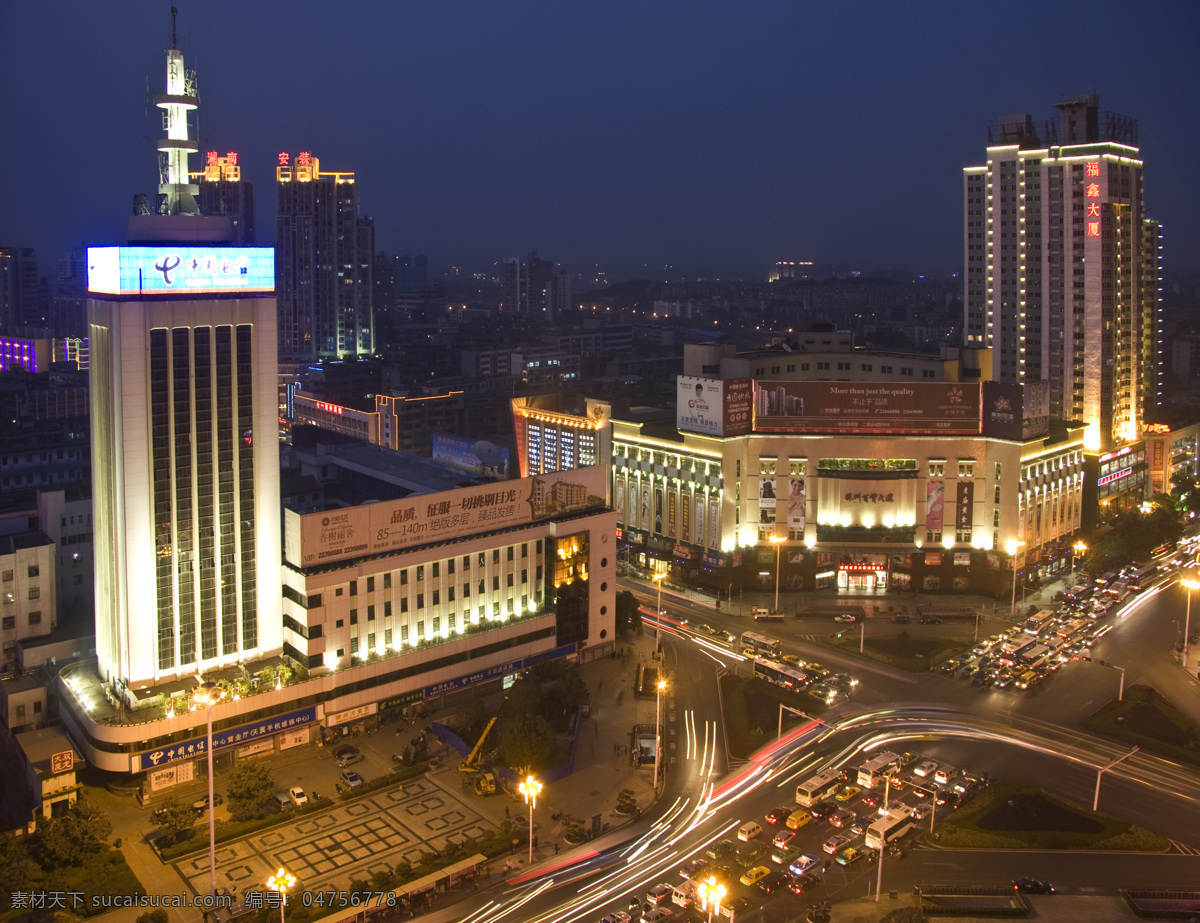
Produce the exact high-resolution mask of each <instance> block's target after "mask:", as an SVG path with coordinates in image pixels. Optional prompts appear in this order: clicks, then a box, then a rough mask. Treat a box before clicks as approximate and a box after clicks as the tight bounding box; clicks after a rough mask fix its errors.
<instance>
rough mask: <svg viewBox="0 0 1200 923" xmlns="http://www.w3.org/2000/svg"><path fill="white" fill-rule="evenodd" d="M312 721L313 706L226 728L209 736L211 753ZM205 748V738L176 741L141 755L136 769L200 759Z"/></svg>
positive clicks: (206, 742) (314, 719) (313, 715)
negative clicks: (211, 737)
mask: <svg viewBox="0 0 1200 923" xmlns="http://www.w3.org/2000/svg"><path fill="white" fill-rule="evenodd" d="M316 718H317V709H316V706H315V705H314V706H310V707H309V708H301V709H299V710H297V711H290V712H286V713H284V714H282V715H275V716H274V717H271V718H264V719H263V720H261V721H255V722H253V723H251V724H243V725H239V726H238V727H233V728H226V729H225V730H223V731H217V732H215V733H214V734H213V749H214V750H221V749H223V748H225V747H233V746H241V745H244V744H249V743H251V742H254V741H257V740H258V739H259V738H260V737H270V736H271V735H273V734H278V733H279V732H280V731H283V732H285V733H291V732H292V731H296V730H299V729H300V728H302V727H307V726H308V725H311V724H312V723H313V722H314V721H316ZM207 745H208V738H207V736H200V737H193V738H191V739H190V740H184V741H180V742H179V743H177V744H171V745H170V746H168V747H160V748H159V749H157V750H151V751H150V752H148V753H142V754H140V756H139V760H140V769H141V770H147V771H148V770H150V769H152V768H153V767H156V766H164V765H166V764H167V763H173V762H175V761H176V760H190V759H195V758H197V757H201V756H204V755H205V754H206V753H207ZM134 771H135V772H136V771H139V767H138V766H135V767H134Z"/></svg>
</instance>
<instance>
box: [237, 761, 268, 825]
mask: <svg viewBox="0 0 1200 923" xmlns="http://www.w3.org/2000/svg"><path fill="white" fill-rule="evenodd" d="M228 797H229V816H230V817H231V818H232V819H233V820H235V821H239V820H251V819H252V818H255V817H265V816H266V814H267V812H268V811H269V810H270V808H271V803H272V802H273V801H274V800H275V779H274V778H273V777H272V775H271V769H270V767H269V766H268V765H267V764H266V763H264V762H263V761H262V760H243V761H242V762H239V763H236V764H235V765H234V767H233V770H232V771H231V772H230V773H229V796H228Z"/></svg>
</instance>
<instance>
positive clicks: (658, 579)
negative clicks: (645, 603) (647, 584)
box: [654, 570, 667, 657]
mask: <svg viewBox="0 0 1200 923" xmlns="http://www.w3.org/2000/svg"><path fill="white" fill-rule="evenodd" d="M666 576H667V572H666V571H665V570H663V571H659V572H658V573H657V574H655V575H654V582H655V583H657V584H658V604H657V605H656V606H655V607H654V656H655V657H657V656H658V625H659V623H660V622H661V621H662V582H663V580H664V579H666Z"/></svg>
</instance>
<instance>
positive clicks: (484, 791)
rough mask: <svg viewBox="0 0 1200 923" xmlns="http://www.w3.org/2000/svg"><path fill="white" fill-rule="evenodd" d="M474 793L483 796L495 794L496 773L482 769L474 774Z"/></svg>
mask: <svg viewBox="0 0 1200 923" xmlns="http://www.w3.org/2000/svg"><path fill="white" fill-rule="evenodd" d="M475 794H476V795H482V796H484V797H486V796H488V795H494V794H496V774H495V773H494V772H492V771H491V770H484V771H483V772H480V773H479V774H478V775H476V776H475Z"/></svg>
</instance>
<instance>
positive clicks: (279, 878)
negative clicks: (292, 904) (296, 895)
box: [267, 865, 296, 923]
mask: <svg viewBox="0 0 1200 923" xmlns="http://www.w3.org/2000/svg"><path fill="white" fill-rule="evenodd" d="M295 883H296V876H295V875H293V874H292V873H291V872H289V871H288V870H287V869H285V868H284V867H283V866H282V865H281V866H279V871H277V872H276V873H275V874H274V875H272V876H271V877H270V878H268V879H267V887H268V888H270V889H271V890H272V891H278V892H279V923H283V908H284V907H285V906H287V893H288V891H289V890H290V889H291V887H292V885H294V884H295Z"/></svg>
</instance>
